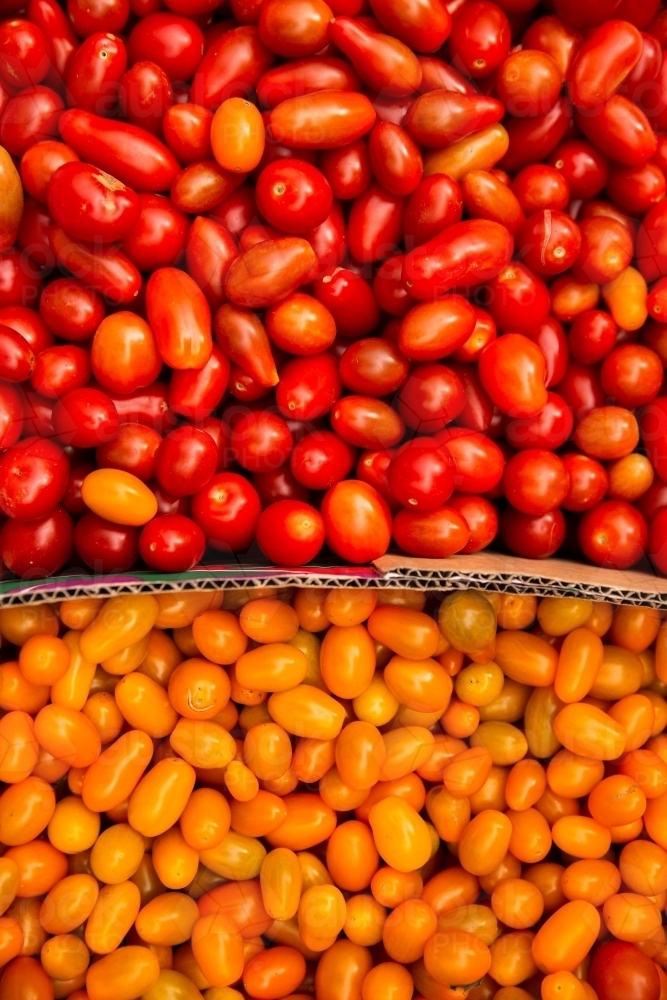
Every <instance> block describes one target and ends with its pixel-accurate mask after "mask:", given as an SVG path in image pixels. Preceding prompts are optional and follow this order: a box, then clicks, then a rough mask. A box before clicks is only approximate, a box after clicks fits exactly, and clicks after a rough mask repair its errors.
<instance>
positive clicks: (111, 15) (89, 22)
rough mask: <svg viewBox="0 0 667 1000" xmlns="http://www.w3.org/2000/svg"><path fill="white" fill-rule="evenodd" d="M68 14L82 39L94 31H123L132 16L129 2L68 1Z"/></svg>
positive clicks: (116, 0) (125, 0)
mask: <svg viewBox="0 0 667 1000" xmlns="http://www.w3.org/2000/svg"><path fill="white" fill-rule="evenodd" d="M67 13H68V15H69V19H70V21H71V22H72V24H73V25H74V30H75V31H76V32H77V34H79V35H81V36H82V37H84V38H85V37H86V35H91V34H92V33H93V32H94V31H114V32H115V31H122V30H123V28H124V27H125V25H126V23H127V19H128V17H129V16H130V4H129V0H67Z"/></svg>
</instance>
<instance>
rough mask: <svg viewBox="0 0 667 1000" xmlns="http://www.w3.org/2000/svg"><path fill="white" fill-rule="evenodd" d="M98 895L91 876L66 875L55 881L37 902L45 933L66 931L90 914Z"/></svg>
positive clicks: (96, 886)
mask: <svg viewBox="0 0 667 1000" xmlns="http://www.w3.org/2000/svg"><path fill="white" fill-rule="evenodd" d="M98 895H99V887H98V884H97V881H96V880H95V879H94V878H93V876H92V875H85V874H79V875H68V876H67V877H66V878H64V879H62V881H61V882H58V883H57V885H55V886H54V887H53V888H52V889H51V890H50V891H49V893H48V894H47V895H46V897H45V898H44V900H43V901H42V903H41V906H40V909H39V921H40V923H41V925H42V927H43V928H44V930H45V931H47V932H48V933H49V934H69V932H70V931H73V930H75V929H76V928H77V927H79V926H80V925H81V924H83V923H84V922H85V921H86V920H87V919H88V917H89V916H90V914H91V913H92V911H93V909H94V907H95V904H96V902H97V898H98Z"/></svg>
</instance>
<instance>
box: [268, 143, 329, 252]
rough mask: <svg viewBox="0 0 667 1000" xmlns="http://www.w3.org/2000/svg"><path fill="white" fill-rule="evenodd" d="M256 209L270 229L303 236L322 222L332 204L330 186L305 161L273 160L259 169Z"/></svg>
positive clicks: (317, 171) (318, 171) (319, 171)
mask: <svg viewBox="0 0 667 1000" xmlns="http://www.w3.org/2000/svg"><path fill="white" fill-rule="evenodd" d="M255 198H256V199H257V207H258V209H259V211H260V212H261V214H262V215H263V216H264V218H265V219H266V221H267V222H268V223H269V225H271V226H275V227H276V228H277V229H281V230H282V231H283V232H286V233H296V234H298V233H306V232H308V230H309V229H314V228H315V227H316V226H319V225H320V223H322V222H324V220H325V219H326V217H327V216H328V214H329V212H330V211H331V206H332V204H333V194H332V191H331V185H330V184H329V181H328V180H327V179H326V177H325V176H324V174H323V173H322V171H321V170H318V169H317V167H314V166H313V165H312V163H306V161H305V160H296V159H281V160H275V161H274V162H273V163H270V164H269V165H268V166H267V167H265V168H264V170H262V172H261V174H260V175H259V177H258V178H257V186H256V188H255Z"/></svg>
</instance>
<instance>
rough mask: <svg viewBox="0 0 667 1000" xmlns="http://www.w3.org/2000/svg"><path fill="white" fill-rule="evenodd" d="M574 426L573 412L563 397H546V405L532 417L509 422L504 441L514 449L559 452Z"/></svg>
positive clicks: (554, 395) (555, 394)
mask: <svg viewBox="0 0 667 1000" xmlns="http://www.w3.org/2000/svg"><path fill="white" fill-rule="evenodd" d="M573 426H574V418H573V416H572V410H571V409H570V407H569V406H568V405H567V403H566V402H565V400H564V399H563V397H562V396H560V395H559V394H558V393H556V392H549V393H547V402H546V403H545V404H544V406H543V407H542V409H541V410H539V411H538V412H537V413H536V414H535V416H533V417H523V418H516V419H514V420H510V421H509V422H508V424H507V427H506V429H505V437H506V439H507V441H508V442H509V444H511V445H512V447H513V448H518V449H519V450H520V449H523V448H554V449H555V448H560V446H561V445H563V444H565V442H566V441H567V440H568V438H569V437H570V434H571V433H572V428H573Z"/></svg>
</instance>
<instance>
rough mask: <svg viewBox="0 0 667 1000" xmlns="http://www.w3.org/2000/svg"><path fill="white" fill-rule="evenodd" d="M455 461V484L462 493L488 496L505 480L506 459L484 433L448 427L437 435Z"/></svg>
mask: <svg viewBox="0 0 667 1000" xmlns="http://www.w3.org/2000/svg"><path fill="white" fill-rule="evenodd" d="M436 439H437V440H438V441H439V442H440V443H441V444H442V445H443V446H444V447H445V448H446V449H447V451H448V452H449V454H450V455H451V456H452V459H453V461H454V469H455V471H454V484H455V486H456V489H457V490H460V491H461V492H462V493H487V492H488V491H489V490H492V489H494V487H496V486H497V485H498V483H499V482H500V480H501V479H502V475H503V468H504V466H505V456H504V455H503V453H502V451H501V450H500V448H499V447H498V445H497V444H496V443H495V442H494V441H491V440H490V439H489V438H488V437H486V436H485V435H483V434H479V433H477V432H476V431H473V430H464V429H463V428H462V427H448V428H446V429H445V430H443V431H440V432H439V433H438V434H436Z"/></svg>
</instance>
